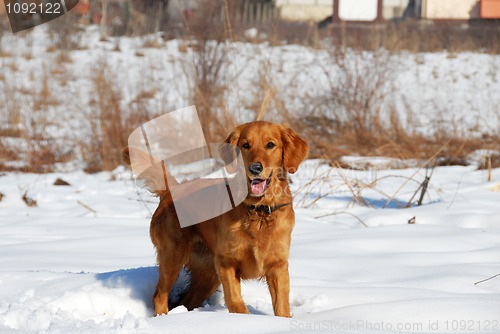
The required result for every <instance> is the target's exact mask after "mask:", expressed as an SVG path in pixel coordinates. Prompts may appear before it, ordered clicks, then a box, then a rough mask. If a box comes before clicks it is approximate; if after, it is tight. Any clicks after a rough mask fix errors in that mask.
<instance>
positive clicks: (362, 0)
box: [332, 0, 500, 22]
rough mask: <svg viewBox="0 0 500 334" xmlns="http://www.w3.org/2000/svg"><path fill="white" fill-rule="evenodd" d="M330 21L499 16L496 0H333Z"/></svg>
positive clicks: (442, 19)
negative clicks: (331, 19)
mask: <svg viewBox="0 0 500 334" xmlns="http://www.w3.org/2000/svg"><path fill="white" fill-rule="evenodd" d="M332 17H333V22H342V21H345V22H382V21H384V20H390V19H394V18H397V17H399V18H404V19H418V20H430V21H470V20H482V19H500V0H356V1H352V0H333V16H332Z"/></svg>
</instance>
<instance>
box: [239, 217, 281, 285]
mask: <svg viewBox="0 0 500 334" xmlns="http://www.w3.org/2000/svg"><path fill="white" fill-rule="evenodd" d="M269 218H270V217H262V219H247V221H246V222H245V223H244V224H243V226H242V230H241V231H240V233H241V234H242V235H241V241H242V242H241V247H240V249H239V253H240V254H238V255H239V257H240V261H239V262H240V263H241V264H242V266H241V268H240V272H241V276H242V278H257V277H262V276H263V275H264V274H265V269H266V265H267V264H268V263H269V260H270V257H271V256H272V253H273V252H272V244H273V235H274V233H273V232H274V228H275V226H274V222H273V221H272V219H269Z"/></svg>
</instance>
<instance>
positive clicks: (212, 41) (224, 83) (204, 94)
mask: <svg viewBox="0 0 500 334" xmlns="http://www.w3.org/2000/svg"><path fill="white" fill-rule="evenodd" d="M200 11H201V12H203V14H204V15H203V16H201V15H200V16H198V17H196V19H195V20H193V21H192V22H189V26H188V29H189V31H190V32H191V34H192V36H193V39H192V40H191V41H188V42H187V44H188V45H189V47H190V51H191V52H189V55H190V57H188V59H189V60H188V62H187V63H185V68H184V72H185V73H186V76H187V78H188V80H189V83H190V86H191V87H192V88H191V91H192V96H191V97H190V99H191V101H192V103H193V104H194V105H196V108H197V111H198V114H199V117H200V121H201V124H202V128H203V132H204V135H205V138H206V139H207V141H209V142H216V141H218V140H221V139H222V138H223V137H224V136H225V134H226V133H227V130H228V129H229V128H230V127H232V126H233V125H234V124H235V121H234V117H233V115H232V114H231V113H230V112H229V111H228V109H227V100H226V97H227V94H228V91H229V90H230V89H232V87H231V86H232V84H233V82H234V79H235V78H234V77H230V75H229V66H230V56H229V54H230V48H231V45H230V43H229V42H227V41H226V40H227V38H229V36H230V30H229V28H227V26H226V24H225V23H224V15H223V13H224V3H223V2H211V1H204V2H202V7H201V8H200Z"/></svg>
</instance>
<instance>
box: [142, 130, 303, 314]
mask: <svg viewBox="0 0 500 334" xmlns="http://www.w3.org/2000/svg"><path fill="white" fill-rule="evenodd" d="M270 142H271V143H273V145H274V147H271V146H273V145H269V143H270ZM226 143H230V144H234V145H237V146H238V147H239V148H240V150H241V152H242V156H243V161H244V163H245V171H246V173H247V177H248V183H249V185H248V187H249V196H247V198H246V199H245V201H244V202H243V203H241V204H240V205H238V206H237V207H236V208H234V209H233V210H231V211H229V212H226V213H224V214H222V215H220V216H218V217H215V218H213V219H210V220H208V221H205V222H202V223H199V224H196V225H192V226H188V227H185V228H181V227H180V225H179V221H178V219H177V216H176V212H175V209H174V205H173V202H172V197H171V195H170V192H169V191H168V190H166V191H156V192H157V193H158V195H159V196H160V203H159V206H158V208H157V209H156V211H155V213H154V215H153V218H152V220H151V228H150V234H151V240H152V242H153V244H154V246H155V247H156V251H157V254H158V256H157V259H158V263H159V281H158V286H157V288H156V292H155V294H154V307H155V312H156V314H166V313H168V311H169V306H168V299H169V293H170V289H171V288H172V285H173V284H174V282H175V281H176V279H177V276H178V274H179V272H180V271H181V269H182V267H183V266H185V265H186V266H187V268H188V269H189V271H190V273H191V283H190V286H189V289H188V291H187V293H186V294H185V295H184V296H183V298H182V300H181V301H180V304H182V305H185V306H186V307H187V308H188V309H189V310H191V309H193V308H196V307H199V306H200V305H201V304H202V303H203V301H204V300H205V299H207V298H208V297H209V296H210V295H211V294H213V293H214V291H215V290H216V289H217V287H218V286H219V285H220V284H221V283H222V287H223V290H224V299H225V302H226V305H227V308H228V309H229V311H230V312H235V313H248V309H247V307H246V306H245V304H244V302H243V299H242V297H241V288H240V280H241V279H255V278H257V279H259V278H265V279H266V281H267V283H268V285H269V291H270V294H271V298H272V304H273V309H274V314H275V315H276V316H282V317H290V303H289V290H290V283H289V274H288V255H289V248H290V241H291V232H292V228H293V225H294V222H295V215H294V211H293V207H292V205H291V202H292V196H291V194H290V190H289V187H288V180H287V172H288V173H294V172H295V171H296V169H297V168H298V166H299V164H300V163H301V162H302V161H303V160H304V159H305V158H306V156H307V154H308V145H307V143H306V142H305V141H304V140H303V139H302V138H301V137H300V136H299V135H297V134H296V133H295V132H294V131H293V130H291V129H290V128H288V127H285V126H283V125H279V124H272V123H268V122H263V121H258V122H252V123H247V124H243V125H240V126H238V127H236V128H235V129H234V130H233V131H232V132H231V134H229V136H228V137H227V139H226ZM253 162H260V163H261V164H262V166H263V170H262V172H261V174H260V175H259V177H260V178H262V179H267V178H269V179H270V182H269V186H268V187H267V189H266V191H265V192H264V194H263V195H262V196H255V195H252V193H251V191H250V189H251V188H250V182H251V180H252V179H253V178H255V175H254V174H252V173H250V172H249V169H248V167H249V165H250V164H251V163H253ZM213 182H214V181H213V180H207V186H210V184H212V183H213ZM283 203H290V205H287V206H283V207H280V208H279V209H277V210H276V211H274V212H272V213H271V214H270V215H268V214H267V213H264V212H258V211H255V210H251V209H250V208H249V207H248V206H249V205H269V206H274V205H277V204H283ZM195 205H196V203H193V206H195Z"/></svg>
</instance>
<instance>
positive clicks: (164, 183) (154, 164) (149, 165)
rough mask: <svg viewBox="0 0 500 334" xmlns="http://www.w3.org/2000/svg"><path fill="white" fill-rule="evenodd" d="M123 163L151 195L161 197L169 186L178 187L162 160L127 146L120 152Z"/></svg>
mask: <svg viewBox="0 0 500 334" xmlns="http://www.w3.org/2000/svg"><path fill="white" fill-rule="evenodd" d="M122 158H123V161H124V162H125V163H126V164H127V165H129V166H130V167H131V168H132V174H133V176H134V178H135V179H136V180H137V181H140V182H141V183H142V184H143V185H144V186H145V187H146V189H148V190H149V191H150V192H151V193H153V194H156V195H158V196H161V195H163V194H165V193H166V192H168V191H169V186H170V187H172V186H174V185H178V184H179V183H178V182H177V180H176V179H175V178H174V177H172V176H171V175H170V174H169V173H168V171H167V168H166V167H165V163H164V162H163V161H162V160H159V159H158V158H156V157H154V156H153V155H150V154H148V153H146V152H144V151H143V150H141V149H138V148H135V147H130V146H127V147H126V148H125V149H123V151H122Z"/></svg>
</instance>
